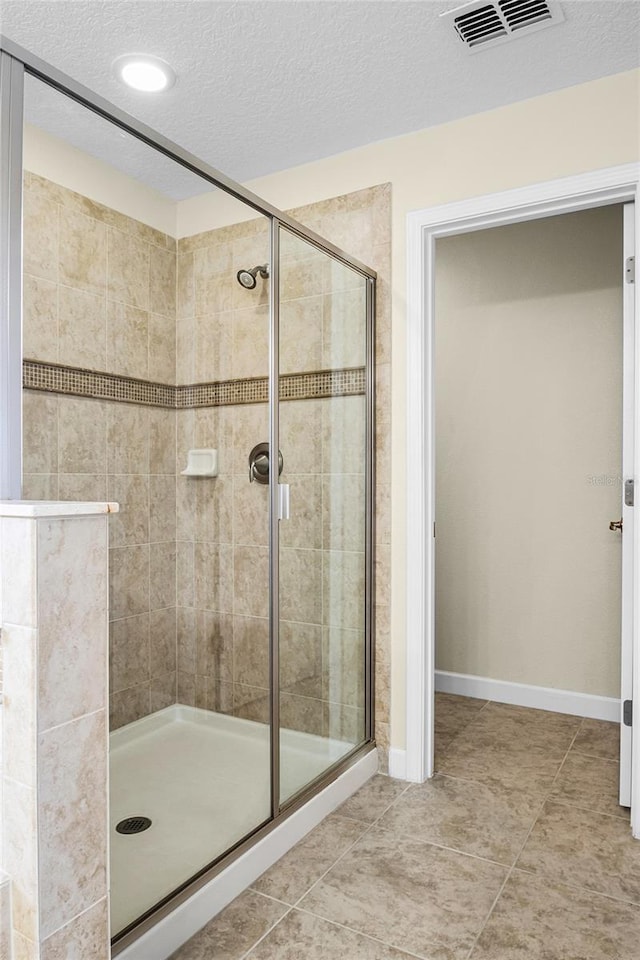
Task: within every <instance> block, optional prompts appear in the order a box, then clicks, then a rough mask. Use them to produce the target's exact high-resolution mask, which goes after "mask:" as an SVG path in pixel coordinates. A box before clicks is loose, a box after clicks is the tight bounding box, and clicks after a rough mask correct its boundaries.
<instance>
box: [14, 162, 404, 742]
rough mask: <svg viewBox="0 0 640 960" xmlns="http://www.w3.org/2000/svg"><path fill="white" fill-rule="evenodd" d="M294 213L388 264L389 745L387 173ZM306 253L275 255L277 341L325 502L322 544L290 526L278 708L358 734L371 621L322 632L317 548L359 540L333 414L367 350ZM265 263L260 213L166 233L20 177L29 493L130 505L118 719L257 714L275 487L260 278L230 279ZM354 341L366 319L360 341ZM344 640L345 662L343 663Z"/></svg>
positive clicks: (350, 411) (382, 290)
mask: <svg viewBox="0 0 640 960" xmlns="http://www.w3.org/2000/svg"><path fill="white" fill-rule="evenodd" d="M292 212H293V215H294V216H296V217H297V218H298V219H300V220H301V221H302V222H304V223H306V224H307V225H308V226H310V227H311V228H313V229H315V230H317V231H318V232H319V233H320V234H322V235H324V236H326V237H327V238H328V239H330V240H332V241H334V242H335V243H337V244H338V245H340V246H342V247H343V248H344V249H346V250H349V251H350V252H351V253H353V254H354V255H355V256H358V257H359V258H360V259H362V260H363V261H364V262H367V263H370V264H371V266H373V267H374V269H376V270H377V271H378V273H379V284H378V306H377V344H376V347H377V357H376V359H377V365H376V380H377V410H376V413H377V457H376V468H377V502H376V512H377V516H376V530H377V536H376V539H377V545H376V552H377V561H376V659H377V671H376V677H377V679H376V717H377V721H376V736H377V739H378V742H379V744H380V745H381V747H382V753H383V756H386V746H387V744H388V718H389V702H388V699H389V697H388V691H389V600H390V589H389V582H390V571H389V529H390V524H389V493H390V485H389V480H390V464H389V448H390V443H389V441H390V408H389V361H390V318H389V310H390V305H389V297H388V281H389V270H390V266H389V264H390V244H389V240H390V193H389V187H388V185H384V186H381V187H374V188H371V189H369V190H364V191H359V192H358V193H355V194H350V195H348V196H346V197H339V198H335V199H332V200H327V201H323V202H320V203H318V204H314V205H312V206H309V207H306V208H303V209H300V210H296V211H292ZM313 259H314V258H313V255H311V256H310V257H309V258H304V257H293V256H292V257H290V258H288V259H287V258H286V257H285V258H284V259H283V263H282V272H283V305H282V318H283V321H282V322H283V326H286V329H287V330H288V331H289V332H290V334H295V335H289V336H288V337H287V338H286V343H284V342H283V350H282V370H283V373H284V374H285V375H286V376H284V377H283V379H282V382H281V395H282V396H283V399H287V403H284V404H283V405H282V408H281V411H282V413H281V419H282V425H281V430H282V431H283V436H285V435H286V436H287V437H288V438H289V444H290V447H291V449H290V453H289V456H288V459H287V468H286V469H287V470H288V472H289V475H290V476H291V477H302V475H305V477H306V479H305V488H306V489H308V500H309V502H315V503H317V504H318V508H317V517H316V521H315V524H312V527H313V530H314V533H313V543H312V544H309V543H308V542H307V539H306V536H305V542H304V543H302V541H301V539H300V537H301V535H302V529H301V528H299V529H298V531H297V533H296V524H295V523H294V522H292V523H290V524H289V526H288V527H287V529H286V530H283V538H282V541H283V543H282V551H283V553H282V558H281V562H282V576H283V584H284V585H283V595H286V596H287V597H291V598H293V597H296V596H297V597H298V598H299V601H298V602H297V606H295V605H294V606H292V605H291V603H290V604H289V607H288V608H287V606H286V605H285V609H284V610H283V615H284V617H285V622H284V623H283V626H282V631H281V632H282V641H281V642H282V653H281V659H282V662H283V664H284V665H285V666H284V668H283V675H282V685H283V704H282V710H283V722H284V723H285V724H286V725H287V726H290V727H293V728H296V729H302V730H307V731H310V732H316V733H332V734H335V735H342V734H344V735H346V736H348V735H349V731H350V729H353V728H354V725H355V724H356V723H357V720H358V716H359V714H360V711H361V710H362V698H363V691H362V690H360V689H354V688H353V687H354V685H353V684H351V685H350V684H349V683H347V682H341V681H340V679H339V678H340V677H341V676H342V677H346V676H347V675H348V674H349V672H350V669H351V667H352V666H355V664H353V663H352V664H350V663H349V656H351V657H352V658H355V657H357V656H358V648H357V642H356V639H357V636H358V627H359V623H358V622H357V620H354V622H353V623H346V622H344V623H343V624H342V628H343V631H344V636H341V637H340V638H336V637H335V636H333V637H332V636H331V632H332V631H335V630H336V627H335V624H334V625H333V626H332V625H331V617H330V615H329V616H328V611H327V609H326V604H325V605H323V577H326V575H327V573H326V568H327V565H326V563H324V565H323V555H324V556H326V555H327V551H329V550H332V551H333V552H334V555H333V559H334V561H335V558H336V551H337V552H340V553H341V554H342V555H343V559H344V562H345V563H346V564H348V562H349V555H350V553H351V551H350V550H349V543H348V537H349V532H348V530H346V532H345V531H343V532H342V533H341V534H340V537H339V538H336V536H337V535H336V524H337V523H338V520H339V518H335V517H334V518H332V517H331V515H330V514H329V513H328V511H327V509H326V505H327V504H329V503H330V502H331V496H330V493H331V488H332V485H336V484H339V485H340V486H341V488H343V489H344V495H345V498H347V500H348V502H349V503H350V504H352V505H355V504H356V503H357V498H358V496H359V490H360V489H361V485H362V464H361V463H357V464H354V463H349V457H348V449H347V447H348V445H344V455H345V458H346V459H345V461H344V463H342V464H339V463H337V462H336V457H335V451H334V452H333V454H332V456H329V454H328V452H327V444H328V438H329V434H330V432H331V431H333V430H334V429H335V427H336V424H339V423H340V422H341V421H342V422H347V421H349V420H350V421H351V422H352V423H356V422H357V420H358V418H362V416H363V412H364V403H363V396H362V390H363V372H362V369H361V368H360V367H359V363H358V360H357V357H358V353H357V350H354V351H352V362H350V353H349V344H348V342H346V343H345V342H344V341H341V342H340V343H337V344H336V343H332V339H331V331H332V330H335V329H336V325H337V326H338V327H339V326H340V321H341V317H344V320H345V324H348V321H349V318H350V317H353V316H359V314H358V312H357V310H356V309H355V307H356V303H355V300H354V297H356V293H355V292H354V291H353V290H351V291H350V290H349V289H347V288H345V289H339V290H336V289H335V288H334V287H335V284H334V286H333V287H329V285H328V281H327V278H326V276H325V275H324V273H323V271H322V270H319V269H317V263H316V264H314V263H313ZM267 260H268V233H267V230H266V224H265V222H264V221H262V220H253V221H249V222H245V223H241V224H238V225H236V226H232V227H226V228H223V229H219V230H214V231H210V232H208V233H205V234H199V235H197V236H194V237H188V238H185V239H183V240H180V241H178V242H177V243H176V241H174V240H173V239H172V238H170V237H167V236H165V235H163V234H160V233H158V232H157V231H155V230H152V229H151V228H149V227H147V226H145V225H143V224H140V223H138V222H137V221H134V220H131V219H129V218H127V217H124V216H123V215H121V214H118V213H116V212H115V211H112V210H110V209H108V208H106V207H104V206H101V205H99V204H96V203H93V202H91V201H89V200H87V199H86V198H84V197H82V196H80V195H79V194H76V193H72V192H71V191H68V190H66V189H63V188H61V187H59V186H58V185H56V184H52V183H50V182H49V181H46V180H43V179H42V178H40V177H36V176H35V175H31V174H27V175H26V179H25V358H26V360H25V372H24V376H25V387H26V389H25V394H24V400H25V407H24V410H25V457H24V471H25V484H24V496H25V497H28V498H33V499H58V498H60V499H63V500H65V499H70V500H80V499H82V500H84V499H87V500H106V499H109V500H115V501H118V502H119V503H120V504H121V512H120V514H119V515H118V516H115V517H113V518H111V521H110V522H111V531H110V534H111V541H110V558H111V604H110V620H111V644H110V681H111V686H110V689H111V698H110V699H111V725H112V728H115V727H117V726H120V725H122V724H124V723H127V722H130V721H132V720H134V719H137V718H138V717H141V716H144V715H145V714H147V713H149V712H151V711H154V710H157V709H160V708H162V707H164V706H168V705H169V704H171V703H173V702H176V700H177V701H178V702H183V703H189V704H194V705H197V706H202V707H208V708H210V709H217V710H221V711H225V712H231V713H234V714H236V715H239V716H247V717H252V718H256V719H265V718H266V714H265V710H266V692H267V691H266V663H267V634H266V625H267V620H266V615H267V596H268V595H267V585H266V558H267V547H266V544H267V520H266V517H267V507H266V496H265V494H266V491H265V488H259V487H258V485H256V484H251V485H249V483H248V468H247V454H248V451H249V450H250V449H251V447H252V446H253V445H254V444H255V443H257V442H259V441H261V440H266V439H267V436H268V430H267V411H268V407H267V405H266V403H265V402H264V401H265V400H266V395H263V394H264V393H265V389H266V379H265V374H266V371H267V357H268V308H267V303H266V289H267V287H266V285H264V286H263V287H262V288H261V287H260V286H259V287H258V288H257V289H256V290H254V291H246V290H243V289H242V288H241V287H240V286H239V285H238V283H237V282H236V280H235V273H236V271H237V270H238V269H239V268H240V267H246V266H247V265H249V266H253V264H254V263H259V262H266V261H267ZM249 261H251V262H249ZM361 333H362V331H361V330H358V328H357V327H354V329H353V341H354V345H355V344H356V342H357V338H358V337H360V336H361ZM70 367H72V368H76V369H75V370H68V369H66V368H70ZM336 367H340V368H341V369H336ZM342 368H347V369H346V370H345V369H342ZM79 371H83V372H82V373H81V372H79ZM318 371H320V372H318ZM105 391H106V392H105ZM109 391H111V392H109ZM141 391H143V392H141ZM144 391H146V392H144ZM76 393H77V394H84V395H74V394H76ZM301 397H304V398H305V399H301ZM328 397H331V399H327V398H328ZM198 446H213V447H216V448H217V449H218V451H219V463H220V475H219V476H218V477H217V478H215V479H212V480H195V481H194V480H193V479H188V478H185V477H182V476H181V471H182V470H183V469H184V467H185V465H186V452H187V450H188V449H189V448H191V447H198ZM312 449H315V450H317V451H320V453H319V454H318V455H317V456H313V457H311V456H310V453H309V451H310V450H312ZM352 459H353V458H352ZM340 473H343V474H344V475H343V476H342V477H340V476H339V474H340ZM283 479H288V477H287V476H285V477H283ZM249 494H250V495H251V496H250V497H249ZM349 498H350V499H349ZM347 500H345V503H346V502H347ZM321 504H324V505H325V506H324V507H321V506H320V505H321ZM308 520H309V518H308V517H307V522H308ZM340 522H341V521H340ZM345 538H346V539H345ZM323 571H324V572H323ZM344 576H345V577H347V579H348V571H347V572H345V573H344ZM287 578H288V579H287ZM352 587H353V590H354V591H357V590H360V589H361V584H360V583H357V582H355V581H354V582H353V583H352ZM325 592H326V591H325ZM292 603H293V601H292ZM350 631H351V632H350ZM335 649H341V650H344V662H343V663H342V664H336V663H332V662H331V657H332V654H331V651H332V650H335ZM349 651H351V653H349ZM332 676H333V678H334V679H333V680H331V679H330V678H331V677H332ZM336 678H338V679H337V681H336ZM356 686H357V685H356Z"/></svg>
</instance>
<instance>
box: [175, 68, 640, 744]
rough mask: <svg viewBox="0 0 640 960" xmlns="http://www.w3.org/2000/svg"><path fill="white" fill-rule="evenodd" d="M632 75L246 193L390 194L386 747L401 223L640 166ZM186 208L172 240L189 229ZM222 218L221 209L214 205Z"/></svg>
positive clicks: (400, 684)
mask: <svg viewBox="0 0 640 960" xmlns="http://www.w3.org/2000/svg"><path fill="white" fill-rule="evenodd" d="M639 120H640V71H638V70H633V71H629V72H627V73H622V74H617V75H615V76H611V77H605V78H604V79H602V80H596V81H593V82H591V83H586V84H581V85H579V86H575V87H569V88H567V89H566V90H560V91H558V92H555V93H550V94H547V95H545V96H543V97H536V98H534V99H532V100H526V101H523V102H520V103H515V104H511V105H510V106H507V107H503V108H501V109H499V110H493V111H490V112H488V113H483V114H478V115H477V116H473V117H467V118H465V119H463V120H459V121H456V122H454V123H448V124H443V125H442V126H439V127H433V128H431V129H428V130H423V131H420V132H418V133H415V134H411V135H409V136H406V137H398V138H396V139H393V140H386V141H383V142H380V143H374V144H371V145H369V146H366V147H362V148H360V149H358V150H352V151H349V152H348V153H344V154H340V155H338V156H335V157H329V158H327V159H326V160H320V161H318V162H316V163H310V164H305V165H304V166H300V167H297V168H295V169H292V170H286V171H283V172H281V173H277V174H273V175H271V176H268V177H262V178H260V179H258V180H254V181H252V182H251V183H250V184H248V186H249V187H250V188H251V189H253V190H255V191H256V192H257V193H258V194H260V195H261V196H263V197H264V198H265V199H267V200H269V201H270V202H271V203H274V204H276V205H277V206H279V207H280V208H284V209H287V208H288V207H291V206H298V205H302V204H306V203H312V202H314V201H316V200H319V199H322V198H325V197H330V196H335V195H336V194H341V193H346V192H348V191H351V190H358V189H361V188H362V187H365V186H369V185H370V184H373V183H386V182H390V183H391V188H392V279H393V283H392V294H391V295H392V341H391V351H392V356H393V363H392V371H391V417H392V422H393V431H392V437H391V459H392V463H393V478H392V514H393V533H392V537H391V570H392V582H391V594H392V597H393V607H392V623H391V631H392V644H391V656H392V664H391V669H392V676H393V685H392V691H391V693H392V697H391V699H392V703H391V727H392V735H391V743H392V746H394V747H396V748H402V747H403V746H404V743H405V677H406V664H405V631H406V625H405V580H406V574H405V570H406V567H405V550H406V535H405V530H406V523H407V509H406V501H405V466H404V465H405V456H406V450H405V369H406V361H405V351H406V343H405V310H406V307H405V304H406V241H405V238H406V216H407V214H408V213H409V212H410V211H412V210H418V209H422V208H424V207H429V206H433V205H436V204H440V203H448V202H450V201H454V200H461V199H464V198H466V197H473V196H478V195H480V194H487V193H493V192H496V191H501V190H508V189H510V188H513V187H519V186H523V185H525V184H529V183H536V182H540V181H544V180H551V179H555V178H557V177H565V176H570V175H573V174H578V173H583V172H585V171H588V170H595V169H599V168H602V167H608V166H613V165H616V164H620V163H630V162H632V161H637V160H638V159H639V158H640V127H639ZM198 209H199V210H200V211H201V212H202V214H204V213H205V209H204V206H200V207H198V203H196V202H191V201H185V202H184V203H183V204H181V207H180V209H179V211H178V221H177V222H178V236H183V235H184V234H185V233H188V232H190V231H193V230H195V229H197V226H196V220H197V215H198ZM218 209H219V210H220V209H221V208H220V207H218Z"/></svg>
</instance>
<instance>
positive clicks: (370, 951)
mask: <svg viewBox="0 0 640 960" xmlns="http://www.w3.org/2000/svg"><path fill="white" fill-rule="evenodd" d="M617 734H618V731H617V727H616V725H615V724H608V723H601V722H599V721H595V720H580V718H576V717H568V716H564V715H561V714H553V713H545V712H543V711H539V710H527V709H524V708H520V707H511V706H506V705H504V704H498V703H488V702H486V701H482V700H472V699H468V698H463V697H455V696H452V695H448V694H438V695H437V703H436V768H437V771H438V773H437V776H436V777H435V778H434V779H433V780H431V781H430V782H428V783H425V784H420V785H417V784H412V785H408V784H406V783H403V782H400V781H397V780H390V779H389V778H387V777H383V776H376V777H374V778H373V779H372V780H371V781H369V783H367V784H366V785H365V786H364V787H363V788H362V789H361V790H360V791H359V792H358V793H357V794H356V795H355V796H354V797H352V798H351V799H350V800H349V801H347V803H345V804H344V805H343V806H342V807H340V809H339V810H338V811H337V812H336V813H335V814H333V815H332V816H331V817H329V818H327V820H325V821H324V822H323V823H321V824H320V826H318V827H317V828H316V829H315V830H313V831H312V832H311V833H310V834H309V835H308V836H307V837H305V838H304V840H302V841H301V842H300V843H299V844H298V845H297V846H296V847H294V849H293V850H291V851H290V852H289V853H288V854H287V855H286V856H285V857H283V858H282V860H280V861H278V863H276V864H275V865H274V866H273V867H272V868H271V869H270V870H268V871H267V872H266V873H265V874H263V876H262V877H260V878H259V880H257V881H256V883H255V884H254V885H253V888H252V889H251V890H247V891H246V892H245V893H243V894H242V895H241V896H240V897H238V899H237V900H235V901H234V902H233V903H232V904H231V905H230V906H229V907H227V909H226V910H224V911H223V912H222V913H221V914H220V915H219V916H218V917H216V918H215V919H214V920H212V921H211V923H209V924H207V926H206V927H204V929H203V930H201V931H200V932H199V933H198V934H197V935H196V936H195V937H194V938H193V939H192V940H190V941H189V943H187V944H186V945H185V946H184V947H183V948H182V949H181V950H179V951H178V952H177V953H175V954H174V960H303V958H304V960H408V958H421V960H638V958H639V957H640V842H637V841H633V840H632V839H631V834H630V831H629V813H628V810H625V809H624V808H621V807H619V806H618V804H617V778H618V761H617V751H618V737H617Z"/></svg>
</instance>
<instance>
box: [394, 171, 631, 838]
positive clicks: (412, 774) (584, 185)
mask: <svg viewBox="0 0 640 960" xmlns="http://www.w3.org/2000/svg"><path fill="white" fill-rule="evenodd" d="M639 182H640V164H635V163H633V164H625V165H623V166H619V167H609V168H606V169H603V170H594V171H592V172H590V173H584V174H579V175H577V176H573V177H565V178H563V179H561V180H553V181H549V182H545V183H536V184H531V185H529V186H526V187H522V188H520V189H517V190H508V191H505V192H503V193H494V194H489V195H485V196H479V197H472V198H470V199H468V200H462V201H459V202H456V203H449V204H444V205H442V206H437V207H430V208H427V209H425V210H416V211H414V212H413V213H410V214H409V215H408V217H407V464H406V466H407V487H406V494H407V506H408V517H409V522H408V524H407V637H406V684H407V687H406V689H407V741H406V776H407V779H409V780H415V781H422V780H425V779H426V778H427V777H431V776H432V775H433V752H432V745H433V709H432V704H433V695H434V672H435V670H434V667H435V655H434V652H435V635H434V610H433V586H434V546H433V523H434V516H435V514H434V486H435V484H434V449H433V438H434V431H433V376H432V369H433V327H434V267H435V241H436V239H438V238H439V237H446V236H451V235H453V234H460V233H469V232H471V231H473V230H482V229H485V228H487V227H491V226H498V225H501V224H509V223H518V222H521V221H524V220H533V219H538V218H540V217H547V216H553V215H557V214H561V213H571V212H574V211H578V210H584V209H588V208H590V207H597V206H604V205H607V204H611V203H625V202H634V203H635V205H636V206H635V211H636V235H637V236H640V230H639V227H640V223H639V219H640V204H639V203H638V189H639ZM639 301H640V297H636V304H635V321H636V325H637V326H639V324H638V321H639V316H638V313H639V307H640V303H639ZM639 328H640V326H639ZM635 366H636V387H637V385H638V384H637V378H638V374H639V372H640V337H636V344H635ZM635 403H636V416H635V431H636V443H635V451H636V453H635V470H634V476H635V477H636V478H637V477H638V476H640V470H639V469H638V460H639V458H640V443H639V442H638V441H639V432H640V411H639V409H638V407H639V406H640V390H638V389H636V401H635ZM634 566H635V569H636V570H640V524H635V530H634ZM638 580H639V578H638V577H636V578H635V590H634V605H635V608H636V609H640V607H638V601H639V595H640V588H639V583H638ZM634 651H636V656H634V691H635V694H636V700H637V698H638V696H639V695H640V628H639V625H638V621H637V619H636V622H635V623H634ZM634 741H635V743H634V752H633V759H634V763H633V784H632V796H633V801H634V802H633V805H632V828H633V833H634V836H637V837H640V737H635V738H634Z"/></svg>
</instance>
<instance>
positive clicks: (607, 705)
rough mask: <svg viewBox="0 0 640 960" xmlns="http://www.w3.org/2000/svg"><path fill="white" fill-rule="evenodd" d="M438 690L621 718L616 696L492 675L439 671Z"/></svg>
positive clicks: (580, 714)
mask: <svg viewBox="0 0 640 960" xmlns="http://www.w3.org/2000/svg"><path fill="white" fill-rule="evenodd" d="M436 690H438V691H440V692H441V693H457V694H459V695H460V696H463V697H478V698H479V699H480V700H496V701H497V702H498V703H512V704H515V705H516V706H519V707H534V708H535V709H537V710H553V711H554V712H555V713H570V714H572V715H574V716H577V717H590V718H591V719H593V720H611V721H613V722H615V723H618V722H619V721H620V701H619V700H617V699H615V697H598V696H595V695H593V694H590V693H576V692H575V691H574V690H556V689H554V688H553V687H534V686H532V685H530V684H528V683H511V682H509V681H508V680H492V679H491V678H490V677H474V676H471V675H470V674H466V673H448V672H447V671H446V670H436ZM389 764H391V756H389Z"/></svg>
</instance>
